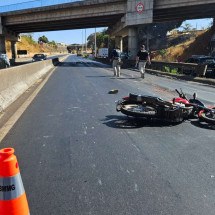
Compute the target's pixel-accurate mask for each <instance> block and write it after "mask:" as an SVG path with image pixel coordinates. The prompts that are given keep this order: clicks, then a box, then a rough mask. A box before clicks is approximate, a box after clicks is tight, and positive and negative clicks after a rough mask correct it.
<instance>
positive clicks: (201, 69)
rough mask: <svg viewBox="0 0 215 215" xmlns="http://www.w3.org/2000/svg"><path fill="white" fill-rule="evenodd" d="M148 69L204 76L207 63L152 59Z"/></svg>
mask: <svg viewBox="0 0 215 215" xmlns="http://www.w3.org/2000/svg"><path fill="white" fill-rule="evenodd" d="M150 69H154V70H159V71H163V72H170V73H171V72H176V73H178V74H186V75H194V76H198V77H204V76H205V73H206V70H207V65H199V64H195V63H180V62H163V61H152V63H151V65H150Z"/></svg>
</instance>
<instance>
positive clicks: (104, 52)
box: [97, 48, 109, 58]
mask: <svg viewBox="0 0 215 215" xmlns="http://www.w3.org/2000/svg"><path fill="white" fill-rule="evenodd" d="M108 52H109V51H108V48H100V49H99V50H98V54H97V57H101V58H107V57H108Z"/></svg>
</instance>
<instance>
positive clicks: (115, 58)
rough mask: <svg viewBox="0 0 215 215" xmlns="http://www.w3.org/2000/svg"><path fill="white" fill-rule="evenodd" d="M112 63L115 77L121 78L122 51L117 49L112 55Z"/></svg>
mask: <svg viewBox="0 0 215 215" xmlns="http://www.w3.org/2000/svg"><path fill="white" fill-rule="evenodd" d="M111 61H112V66H113V71H114V76H117V77H120V70H121V51H120V49H119V48H118V47H117V48H116V49H114V50H113V51H112V53H111Z"/></svg>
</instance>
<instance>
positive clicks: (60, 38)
mask: <svg viewBox="0 0 215 215" xmlns="http://www.w3.org/2000/svg"><path fill="white" fill-rule="evenodd" d="M211 22H212V19H209V18H208V19H195V20H186V21H185V22H183V23H182V26H183V25H184V24H185V23H188V24H190V25H191V26H192V28H196V29H197V30H201V29H203V28H207V27H208V26H209V25H210V23H211ZM103 29H104V28H96V32H101V31H102V30H103ZM179 30H180V28H179ZM85 33H86V34H85ZM92 33H95V28H88V29H86V30H85V29H79V30H67V31H52V32H40V33H34V34H33V38H34V39H35V40H37V39H38V38H39V37H40V36H43V35H44V36H46V37H47V38H48V40H49V41H52V40H54V41H55V42H63V43H66V44H74V43H77V44H82V43H85V38H87V37H88V36H89V35H90V34H92ZM85 35H86V36H85Z"/></svg>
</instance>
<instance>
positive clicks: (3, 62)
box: [0, 54, 10, 68]
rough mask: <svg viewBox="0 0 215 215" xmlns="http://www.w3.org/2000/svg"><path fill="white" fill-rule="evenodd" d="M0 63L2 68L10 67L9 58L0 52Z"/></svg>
mask: <svg viewBox="0 0 215 215" xmlns="http://www.w3.org/2000/svg"><path fill="white" fill-rule="evenodd" d="M0 63H1V67H2V68H7V67H10V60H9V58H8V56H7V55H6V54H0Z"/></svg>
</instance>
